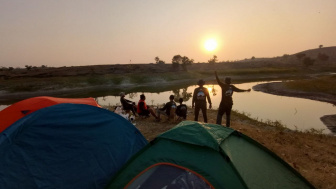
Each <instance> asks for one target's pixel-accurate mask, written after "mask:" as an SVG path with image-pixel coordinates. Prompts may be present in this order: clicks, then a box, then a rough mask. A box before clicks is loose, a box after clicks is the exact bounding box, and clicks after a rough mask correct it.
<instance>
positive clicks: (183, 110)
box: [175, 98, 188, 119]
mask: <svg viewBox="0 0 336 189" xmlns="http://www.w3.org/2000/svg"><path fill="white" fill-rule="evenodd" d="M179 102H180V105H178V106H177V107H176V112H175V113H176V115H177V116H179V117H183V119H187V109H188V108H187V105H185V104H182V102H183V98H180V99H179Z"/></svg>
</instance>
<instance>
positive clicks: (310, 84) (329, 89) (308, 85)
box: [285, 75, 336, 95]
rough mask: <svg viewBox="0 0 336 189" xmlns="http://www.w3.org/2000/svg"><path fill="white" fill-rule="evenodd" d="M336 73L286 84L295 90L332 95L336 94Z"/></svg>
mask: <svg viewBox="0 0 336 189" xmlns="http://www.w3.org/2000/svg"><path fill="white" fill-rule="evenodd" d="M335 83H336V75H332V76H323V77H319V78H315V79H308V80H295V81H290V82H286V83H285V85H286V86H287V87H288V88H290V89H294V90H301V91H305V92H322V93H327V94H331V95H336V85H335Z"/></svg>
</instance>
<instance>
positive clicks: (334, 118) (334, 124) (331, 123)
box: [253, 82, 336, 133]
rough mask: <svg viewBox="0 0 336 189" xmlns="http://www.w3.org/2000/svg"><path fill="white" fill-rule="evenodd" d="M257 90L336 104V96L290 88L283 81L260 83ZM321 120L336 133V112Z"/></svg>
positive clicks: (255, 87)
mask: <svg viewBox="0 0 336 189" xmlns="http://www.w3.org/2000/svg"><path fill="white" fill-rule="evenodd" d="M253 90H255V91H261V92H265V93H269V94H274V95H281V96H289V97H298V98H306V99H311V100H318V101H322V102H328V103H331V104H333V105H334V106H336V97H335V96H333V95H329V94H324V93H308V92H302V91H298V90H291V89H288V88H287V87H286V86H285V85H284V83H283V82H271V83H264V84H259V85H256V86H254V87H253ZM320 119H321V121H322V122H323V123H324V124H325V125H326V126H327V127H328V128H329V129H330V130H331V131H332V132H334V133H336V114H335V115H326V116H323V117H321V118H320Z"/></svg>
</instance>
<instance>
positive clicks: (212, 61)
mask: <svg viewBox="0 0 336 189" xmlns="http://www.w3.org/2000/svg"><path fill="white" fill-rule="evenodd" d="M217 61H218V60H217V56H216V55H213V58H211V59H210V60H208V62H209V64H215V63H216V62H217Z"/></svg>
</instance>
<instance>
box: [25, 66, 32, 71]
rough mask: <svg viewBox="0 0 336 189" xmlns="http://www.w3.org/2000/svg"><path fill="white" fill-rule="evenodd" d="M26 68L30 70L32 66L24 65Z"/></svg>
mask: <svg viewBox="0 0 336 189" xmlns="http://www.w3.org/2000/svg"><path fill="white" fill-rule="evenodd" d="M25 67H26V69H27V70H31V69H32V68H33V66H29V65H25Z"/></svg>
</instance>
